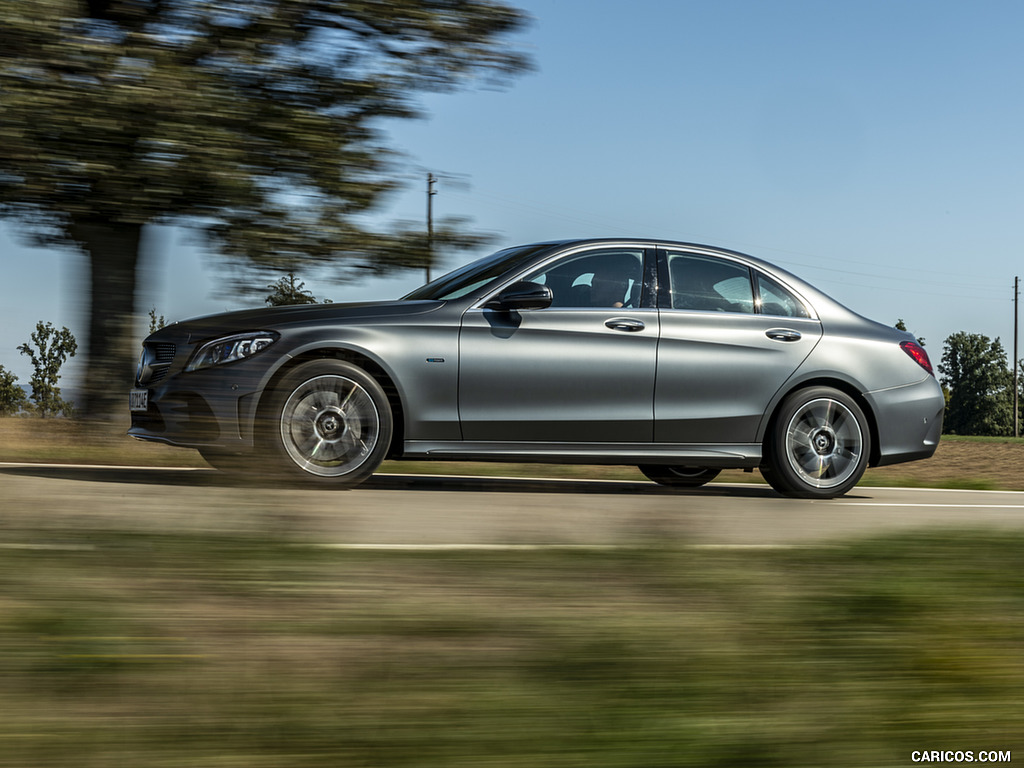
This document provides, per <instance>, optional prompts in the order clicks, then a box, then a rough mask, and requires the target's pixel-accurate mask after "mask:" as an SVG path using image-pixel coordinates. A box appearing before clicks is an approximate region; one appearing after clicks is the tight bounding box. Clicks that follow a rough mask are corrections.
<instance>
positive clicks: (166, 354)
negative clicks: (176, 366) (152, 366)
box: [152, 342, 177, 365]
mask: <svg viewBox="0 0 1024 768" xmlns="http://www.w3.org/2000/svg"><path fill="white" fill-rule="evenodd" d="M152 347H153V351H154V352H155V353H156V355H155V358H154V360H153V362H154V363H166V364H167V365H170V364H171V361H173V360H174V353H175V352H176V351H177V347H175V346H174V345H173V344H168V343H166V342H164V343H160V344H153V345H152Z"/></svg>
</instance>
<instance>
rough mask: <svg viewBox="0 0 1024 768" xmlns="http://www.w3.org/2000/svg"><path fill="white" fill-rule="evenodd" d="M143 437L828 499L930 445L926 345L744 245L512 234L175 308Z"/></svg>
mask: <svg viewBox="0 0 1024 768" xmlns="http://www.w3.org/2000/svg"><path fill="white" fill-rule="evenodd" d="M129 405H130V410H131V414H132V427H131V430H130V434H131V435H133V436H134V437H137V438H140V439H143V440H158V441H164V442H167V443H171V444H174V445H180V446H188V447H192V448H196V449H198V450H199V451H200V453H202V455H203V456H204V457H205V458H206V459H207V460H208V461H209V462H210V463H211V464H213V465H214V466H217V467H221V468H225V469H233V470H247V471H252V472H258V473H261V474H266V473H281V474H284V475H290V476H293V477H296V478H304V479H305V480H308V481H311V482H314V483H325V484H331V485H335V486H340V487H349V486H353V485H355V484H357V483H359V482H361V481H363V480H364V479H366V478H367V477H368V476H369V475H371V474H372V473H373V471H374V470H375V469H376V468H377V467H378V466H379V464H380V463H381V461H383V460H384V459H386V458H404V459H460V460H501V461H517V462H518V461H530V462H551V463H568V462H574V463H592V464H636V465H638V466H639V467H640V469H641V470H642V471H643V472H644V473H645V474H646V475H647V476H648V477H649V478H651V479H652V480H654V481H656V482H658V483H662V484H665V485H671V486H676V487H684V488H685V487H696V486H699V485H702V484H704V483H706V482H708V481H709V480H711V479H713V478H714V477H715V476H716V475H717V474H718V473H719V472H720V471H721V470H722V469H724V468H744V469H754V468H759V469H760V471H761V473H762V474H763V475H764V476H765V478H766V479H767V480H768V482H769V483H771V485H772V486H773V487H774V488H775V489H776V490H778V491H779V492H781V493H784V494H787V495H791V496H798V497H806V498H831V497H834V496H840V495H842V494H844V493H846V492H847V491H849V490H850V489H851V488H853V487H854V486H855V485H856V484H857V482H858V481H859V480H860V478H861V476H862V475H863V473H864V470H865V469H866V468H867V467H868V466H876V465H883V464H894V463H897V462H903V461H912V460H915V459H924V458H927V457H929V456H931V455H932V454H933V453H934V452H935V449H936V446H937V444H938V441H939V435H940V434H941V431H942V415H943V406H944V399H943V395H942V391H941V389H940V387H939V385H938V383H937V382H936V380H935V377H934V374H933V372H932V367H931V363H930V362H929V360H928V355H927V353H926V352H925V350H924V349H923V348H922V347H921V346H920V345H919V344H918V343H917V342H916V341H915V340H914V338H913V337H912V336H911V335H909V334H907V333H904V332H902V331H899V330H896V329H895V328H891V327H889V326H886V325H882V324H880V323H876V322H872V321H871V320H867V319H865V318H863V317H861V316H860V315H857V314H855V313H854V312H852V311H850V310H849V309H846V308H845V307H843V306H842V305H840V304H838V303H837V302H836V301H834V300H833V299H831V298H829V297H828V296H826V295H825V294H823V293H821V292H820V291H818V290H816V289H815V288H814V287H812V286H811V285H809V284H808V283H806V282H804V281H802V280H800V279H799V278H797V277H795V276H793V275H791V274H789V273H788V272H786V271H784V270H782V269H779V268H778V267H775V266H772V265H771V264H769V263H767V262H764V261H761V260H759V259H755V258H752V257H750V256H746V255H743V254H739V253H735V252H732V251H727V250H723V249H720V248H711V247H708V246H702V245H693V244H687V243H674V242H665V241H655V240H572V241H561V242H549V243H539V244H533V245H526V246H521V247H516V248H509V249H506V250H502V251H499V252H498V253H494V254H492V255H490V256H487V257H485V258H483V259H480V260H479V261H476V262H473V263H471V264H469V265H467V266H464V267H462V268H460V269H457V270H455V271H454V272H451V273H449V274H447V275H445V276H444V277H441V278H439V279H437V280H435V281H433V282H431V283H428V284H427V285H425V286H423V287H422V288H419V289H417V290H415V291H413V292H412V293H410V294H409V295H408V296H405V297H404V298H403V299H401V300H398V301H390V302H373V303H357V304H327V305H314V306H296V307H280V308H273V309H259V310H250V311H241V312H231V313H227V314H221V315H214V316H211V317H204V318H199V319H195V320H189V321H186V322H181V323H175V324H173V325H170V326H168V327H166V328H163V329H161V330H159V331H157V332H156V333H154V334H152V335H151V336H150V337H149V338H148V339H146V341H145V342H144V344H143V352H142V358H141V360H140V362H139V368H138V373H137V379H136V387H135V388H134V389H133V390H132V391H131V393H130V396H129Z"/></svg>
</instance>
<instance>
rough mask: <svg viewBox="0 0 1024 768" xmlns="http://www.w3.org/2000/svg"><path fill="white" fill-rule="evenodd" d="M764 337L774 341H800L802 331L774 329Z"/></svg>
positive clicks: (766, 332) (765, 333)
mask: <svg viewBox="0 0 1024 768" xmlns="http://www.w3.org/2000/svg"><path fill="white" fill-rule="evenodd" d="M764 335H765V336H767V337H768V338H769V339H773V340H774V341H800V331H794V330H791V329H789V328H772V329H771V330H768V331H765V332H764Z"/></svg>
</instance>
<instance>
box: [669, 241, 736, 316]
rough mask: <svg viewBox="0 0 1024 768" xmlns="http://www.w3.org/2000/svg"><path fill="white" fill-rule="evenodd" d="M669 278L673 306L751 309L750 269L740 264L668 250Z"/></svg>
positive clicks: (731, 310) (723, 310)
mask: <svg viewBox="0 0 1024 768" xmlns="http://www.w3.org/2000/svg"><path fill="white" fill-rule="evenodd" d="M668 279H669V296H670V303H671V307H672V309H688V310H698V311H703V312H738V313H742V314H753V313H754V290H753V286H752V284H751V282H750V270H749V269H748V268H747V267H745V266H743V265H742V264H736V263H734V262H731V261H725V260H723V259H716V258H713V257H710V256H701V255H698V254H695V253H672V252H669V253H668Z"/></svg>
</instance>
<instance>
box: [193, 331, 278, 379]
mask: <svg viewBox="0 0 1024 768" xmlns="http://www.w3.org/2000/svg"><path fill="white" fill-rule="evenodd" d="M278 338H280V335H279V334H277V333H274V332H273V331H255V332H253V333H239V334H236V335H234V336H225V337H223V338H221V339H214V340H213V341H208V342H207V343H206V344H203V346H201V347H200V348H199V349H198V351H197V352H196V353H195V354H194V355H192V359H191V360H189V363H188V365H187V366H185V370H186V371H198V370H200V369H201V368H209V367H210V366H211V365H220V364H221V363H234V362H236V361H238V360H244V359H245V358H247V357H252V356H253V355H255V354H258V353H260V352H262V351H263V350H264V349H266V348H267V347H269V346H270V345H271V344H273V343H274V342H275V341H277V340H278Z"/></svg>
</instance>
